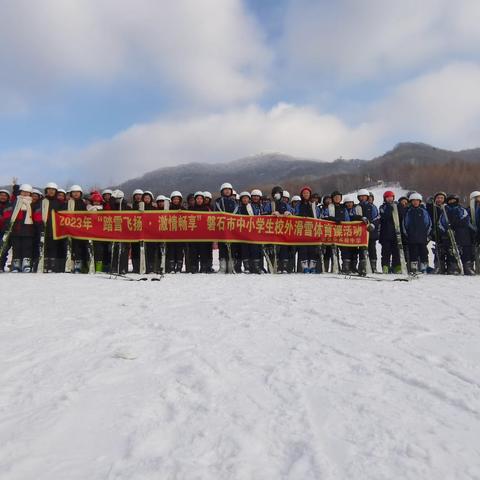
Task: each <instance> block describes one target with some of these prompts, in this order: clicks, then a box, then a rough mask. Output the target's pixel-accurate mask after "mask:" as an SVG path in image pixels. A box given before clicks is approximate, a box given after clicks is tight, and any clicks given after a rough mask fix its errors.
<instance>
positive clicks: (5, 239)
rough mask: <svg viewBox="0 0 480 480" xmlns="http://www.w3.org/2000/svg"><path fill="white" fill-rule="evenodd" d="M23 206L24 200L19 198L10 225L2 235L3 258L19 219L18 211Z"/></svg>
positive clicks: (1, 253) (1, 251)
mask: <svg viewBox="0 0 480 480" xmlns="http://www.w3.org/2000/svg"><path fill="white" fill-rule="evenodd" d="M21 208H22V202H21V200H20V199H17V202H16V204H15V208H14V209H13V212H12V216H11V217H10V223H9V225H8V228H7V229H6V230H5V232H4V234H3V236H2V247H1V248H0V258H2V257H3V255H4V254H5V253H6V252H8V250H9V248H10V236H11V235H12V231H13V227H14V225H15V221H16V220H17V217H18V213H19V212H20V209H21Z"/></svg>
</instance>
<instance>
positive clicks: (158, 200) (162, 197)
mask: <svg viewBox="0 0 480 480" xmlns="http://www.w3.org/2000/svg"><path fill="white" fill-rule="evenodd" d="M166 199H167V197H165V195H159V196H158V197H157V198H156V201H157V202H164V201H165V200H166Z"/></svg>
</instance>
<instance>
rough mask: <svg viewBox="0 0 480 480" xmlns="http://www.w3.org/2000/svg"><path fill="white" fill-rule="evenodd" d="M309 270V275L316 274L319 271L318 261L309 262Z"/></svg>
mask: <svg viewBox="0 0 480 480" xmlns="http://www.w3.org/2000/svg"><path fill="white" fill-rule="evenodd" d="M308 270H309V272H308V273H316V271H317V261H316V260H310V261H309V262H308ZM285 273H287V272H285Z"/></svg>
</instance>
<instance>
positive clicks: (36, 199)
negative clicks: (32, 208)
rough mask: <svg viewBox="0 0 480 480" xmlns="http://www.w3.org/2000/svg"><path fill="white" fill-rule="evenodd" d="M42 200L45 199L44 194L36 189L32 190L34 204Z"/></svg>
mask: <svg viewBox="0 0 480 480" xmlns="http://www.w3.org/2000/svg"><path fill="white" fill-rule="evenodd" d="M42 198H43V193H42V192H41V191H40V190H39V189H38V188H34V189H33V190H32V204H35V203H38V202H40V200H41V199H42Z"/></svg>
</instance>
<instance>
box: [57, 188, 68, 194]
mask: <svg viewBox="0 0 480 480" xmlns="http://www.w3.org/2000/svg"><path fill="white" fill-rule="evenodd" d="M57 193H63V194H64V195H66V194H67V192H66V191H65V190H64V189H63V188H59V189H58V190H57Z"/></svg>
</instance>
